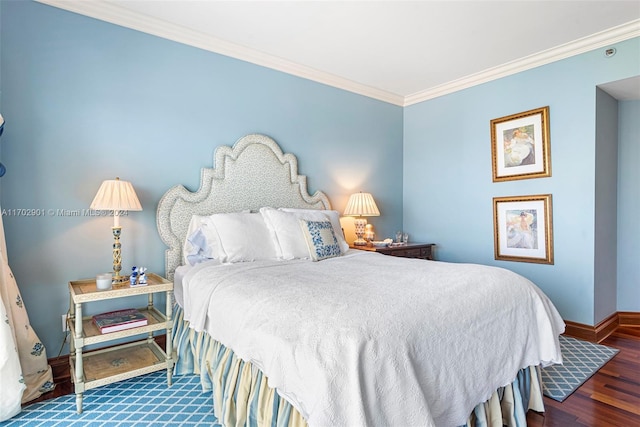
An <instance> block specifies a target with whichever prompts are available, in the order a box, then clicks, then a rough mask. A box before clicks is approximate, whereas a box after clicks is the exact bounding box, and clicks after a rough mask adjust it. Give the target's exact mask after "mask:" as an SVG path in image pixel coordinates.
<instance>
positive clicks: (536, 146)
mask: <svg viewBox="0 0 640 427" xmlns="http://www.w3.org/2000/svg"><path fill="white" fill-rule="evenodd" d="M491 157H492V163H493V182H499V181H511V180H515V179H529V178H543V177H546V176H551V151H550V149H549V107H542V108H537V109H535V110H529V111H525V112H522V113H518V114H513V115H511V116H507V117H501V118H499V119H493V120H491Z"/></svg>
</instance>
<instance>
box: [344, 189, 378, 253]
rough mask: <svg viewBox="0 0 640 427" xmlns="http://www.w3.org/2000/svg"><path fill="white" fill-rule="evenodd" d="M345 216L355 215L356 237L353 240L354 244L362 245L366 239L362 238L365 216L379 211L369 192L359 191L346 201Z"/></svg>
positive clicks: (374, 214)
mask: <svg viewBox="0 0 640 427" xmlns="http://www.w3.org/2000/svg"><path fill="white" fill-rule="evenodd" d="M344 215H345V216H355V217H357V218H355V220H354V225H355V231H356V236H357V239H356V240H355V241H354V242H353V244H354V245H357V246H364V245H366V244H367V241H366V240H364V238H363V236H364V230H365V226H366V225H367V219H366V218H363V217H365V216H380V211H379V210H378V207H377V206H376V202H375V201H374V200H373V196H372V195H371V193H363V192H362V191H361V192H359V193H355V194H352V195H351V197H349V201H348V202H347V207H346V208H345V210H344Z"/></svg>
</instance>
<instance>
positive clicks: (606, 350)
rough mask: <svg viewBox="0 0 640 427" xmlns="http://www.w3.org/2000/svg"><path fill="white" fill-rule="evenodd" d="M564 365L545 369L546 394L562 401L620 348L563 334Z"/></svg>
mask: <svg viewBox="0 0 640 427" xmlns="http://www.w3.org/2000/svg"><path fill="white" fill-rule="evenodd" d="M560 349H561V351H562V362H563V363H562V365H552V366H549V367H547V368H543V369H542V391H543V393H544V395H545V396H547V397H550V398H551V399H553V400H557V401H558V402H562V401H563V400H565V399H566V398H567V397H569V395H570V394H571V393H573V392H574V391H576V390H577V389H578V387H580V386H581V385H582V384H583V383H584V382H585V381H587V380H588V379H589V378H591V376H592V375H593V374H595V373H596V372H598V369H600V368H602V366H604V364H605V363H607V362H608V361H609V360H611V358H613V356H615V355H616V354H617V353H618V352H619V351H620V350H618V349H615V348H611V347H607V346H604V345H600V344H594V343H592V342H588V341H582V340H578V339H575V338H571V337H565V336H564V335H561V336H560Z"/></svg>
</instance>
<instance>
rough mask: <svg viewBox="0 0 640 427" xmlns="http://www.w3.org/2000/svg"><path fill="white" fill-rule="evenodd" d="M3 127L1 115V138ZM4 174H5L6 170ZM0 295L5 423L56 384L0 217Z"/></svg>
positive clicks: (0, 398)
mask: <svg viewBox="0 0 640 427" xmlns="http://www.w3.org/2000/svg"><path fill="white" fill-rule="evenodd" d="M3 124H4V122H3V120H2V116H0V135H1V134H2V127H3V126H2V125H3ZM0 166H1V164H0ZM2 169H4V166H3V167H2ZM2 172H3V173H2V175H3V174H4V170H3V171H2ZM2 175H0V176H2ZM0 296H1V297H2V298H0V303H1V304H0V380H1V381H0V383H1V384H2V385H1V387H0V421H4V420H6V419H8V418H11V417H12V416H14V415H16V414H17V413H19V412H20V410H21V403H24V402H28V401H31V400H33V399H35V398H37V397H39V396H40V395H41V394H42V393H45V392H47V391H51V390H53V389H54V387H55V384H54V383H53V374H52V372H51V367H50V366H49V364H48V362H47V352H46V350H45V348H44V345H43V344H42V343H41V342H40V339H39V338H38V336H37V335H36V333H35V331H34V330H33V329H32V328H31V324H30V323H29V316H28V315H27V310H26V308H25V305H24V301H22V296H21V295H20V290H19V289H18V284H17V283H16V279H15V278H14V277H13V273H12V272H11V268H9V260H8V257H7V246H6V242H5V237H4V225H3V223H2V216H1V215H0Z"/></svg>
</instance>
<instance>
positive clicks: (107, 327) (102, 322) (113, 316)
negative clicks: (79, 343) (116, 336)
mask: <svg viewBox="0 0 640 427" xmlns="http://www.w3.org/2000/svg"><path fill="white" fill-rule="evenodd" d="M93 323H94V324H95V325H96V326H97V328H98V329H99V330H100V332H101V333H103V334H107V333H109V332H116V331H122V330H124V329H131V328H137V327H139V326H145V325H146V324H147V318H146V317H145V316H144V314H142V313H140V312H139V311H138V310H136V309H135V308H128V309H125V310H118V311H110V312H108V313H102V314H96V315H95V316H93Z"/></svg>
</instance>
